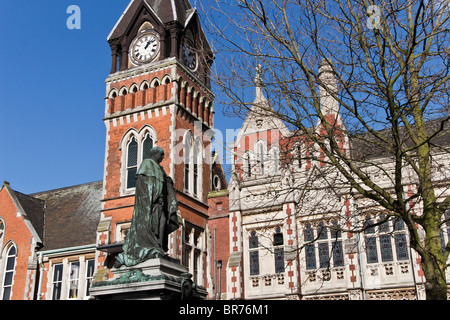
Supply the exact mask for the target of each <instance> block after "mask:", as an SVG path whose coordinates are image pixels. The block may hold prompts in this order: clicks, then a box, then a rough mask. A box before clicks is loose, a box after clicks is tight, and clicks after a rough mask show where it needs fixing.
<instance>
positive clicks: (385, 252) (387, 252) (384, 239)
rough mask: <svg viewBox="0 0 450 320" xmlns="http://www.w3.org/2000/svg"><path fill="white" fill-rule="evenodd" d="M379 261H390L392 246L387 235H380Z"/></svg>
mask: <svg viewBox="0 0 450 320" xmlns="http://www.w3.org/2000/svg"><path fill="white" fill-rule="evenodd" d="M380 250H381V261H383V262H388V261H392V259H393V257H392V244H391V236H390V235H389V234H384V235H380Z"/></svg>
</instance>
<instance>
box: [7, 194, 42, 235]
mask: <svg viewBox="0 0 450 320" xmlns="http://www.w3.org/2000/svg"><path fill="white" fill-rule="evenodd" d="M12 192H13V193H14V195H15V196H16V198H17V201H19V203H20V205H21V206H22V208H23V210H24V212H25V214H26V216H27V218H28V220H29V221H30V222H31V224H32V226H33V228H34V230H35V231H36V233H37V234H38V236H39V238H41V239H43V235H44V208H45V203H44V201H43V200H40V199H36V198H34V197H31V196H28V195H26V194H23V193H20V192H18V191H15V190H12Z"/></svg>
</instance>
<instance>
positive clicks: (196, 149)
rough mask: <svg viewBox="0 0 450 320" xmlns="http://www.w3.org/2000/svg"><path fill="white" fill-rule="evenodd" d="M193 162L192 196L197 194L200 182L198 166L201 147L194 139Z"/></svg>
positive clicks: (199, 164)
mask: <svg viewBox="0 0 450 320" xmlns="http://www.w3.org/2000/svg"><path fill="white" fill-rule="evenodd" d="M193 158H194V159H193V160H194V161H193V163H194V172H193V174H194V180H193V183H194V196H197V197H198V196H199V189H200V188H199V184H200V180H201V179H199V169H200V166H201V164H202V162H201V149H200V142H198V141H195V143H194V154H193Z"/></svg>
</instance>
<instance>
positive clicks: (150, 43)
mask: <svg viewBox="0 0 450 320" xmlns="http://www.w3.org/2000/svg"><path fill="white" fill-rule="evenodd" d="M158 53H159V39H158V36H157V35H156V33H154V32H144V33H142V34H141V35H139V36H138V37H137V38H136V39H135V40H134V41H133V44H132V45H131V52H130V57H131V60H132V61H133V63H135V64H143V63H147V62H150V61H152V60H153V59H154V58H155V57H156V55H157V54H158Z"/></svg>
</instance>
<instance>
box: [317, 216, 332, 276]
mask: <svg viewBox="0 0 450 320" xmlns="http://www.w3.org/2000/svg"><path fill="white" fill-rule="evenodd" d="M317 236H318V243H317V249H318V251H319V267H320V268H329V266H330V253H329V250H328V233H327V229H326V228H325V226H324V224H323V222H321V223H319V226H318V228H317ZM322 240H326V241H322Z"/></svg>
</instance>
